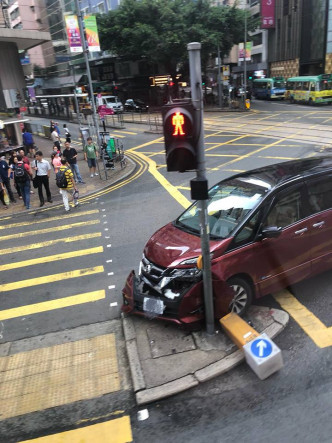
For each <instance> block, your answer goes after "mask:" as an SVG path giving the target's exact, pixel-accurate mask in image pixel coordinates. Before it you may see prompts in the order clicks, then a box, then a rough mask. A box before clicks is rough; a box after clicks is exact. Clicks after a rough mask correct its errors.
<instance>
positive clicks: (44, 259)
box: [0, 246, 104, 272]
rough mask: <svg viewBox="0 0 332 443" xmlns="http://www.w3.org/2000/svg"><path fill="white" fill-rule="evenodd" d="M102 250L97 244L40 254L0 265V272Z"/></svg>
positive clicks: (96, 252)
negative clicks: (58, 252)
mask: <svg viewBox="0 0 332 443" xmlns="http://www.w3.org/2000/svg"><path fill="white" fill-rule="evenodd" d="M103 250H104V248H103V247H102V246H97V247H96V248H89V249H80V250H79V251H71V252H65V253H63V254H55V255H48V256H46V257H45V256H42V257H38V258H34V259H31V260H24V261H19V262H14V263H7V264H6V265H0V272H1V271H8V270H9V269H17V268H24V267H25V266H33V265H39V264H44V263H50V262H53V261H54V262H55V261H58V260H67V259H68V258H74V257H82V256H83V255H90V254H98V253H99V252H103Z"/></svg>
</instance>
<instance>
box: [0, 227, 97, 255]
mask: <svg viewBox="0 0 332 443" xmlns="http://www.w3.org/2000/svg"><path fill="white" fill-rule="evenodd" d="M96 237H101V232H93V233H92V234H83V235H75V236H74V237H66V238H57V239H55V240H48V241H44V242H40V243H31V244H30V245H23V246H16V247H13V248H7V249H0V256H1V255H2V254H12V253H15V252H22V251H27V250H30V249H39V248H44V247H46V246H53V245H56V244H58V243H71V242H74V241H80V240H88V239H89V238H96Z"/></svg>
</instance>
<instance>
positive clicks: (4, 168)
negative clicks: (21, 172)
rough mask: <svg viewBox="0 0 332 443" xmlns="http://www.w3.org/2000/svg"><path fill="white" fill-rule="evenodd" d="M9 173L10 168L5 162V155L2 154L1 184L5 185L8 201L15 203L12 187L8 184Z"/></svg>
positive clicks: (0, 166)
mask: <svg viewBox="0 0 332 443" xmlns="http://www.w3.org/2000/svg"><path fill="white" fill-rule="evenodd" d="M10 173H11V168H10V167H9V165H8V163H7V162H6V157H5V156H2V157H1V158H0V178H1V183H2V184H3V186H5V187H6V189H7V192H8V196H9V199H10V201H11V202H12V203H16V200H15V197H14V194H13V191H12V188H11V186H10Z"/></svg>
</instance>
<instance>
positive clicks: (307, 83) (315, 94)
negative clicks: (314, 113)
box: [286, 74, 332, 105]
mask: <svg viewBox="0 0 332 443" xmlns="http://www.w3.org/2000/svg"><path fill="white" fill-rule="evenodd" d="M286 98H287V99H288V100H289V101H290V102H291V103H296V102H299V103H308V104H309V105H314V104H316V103H329V104H331V103H332V74H321V75H307V76H302V77H291V78H289V79H288V80H287V83H286Z"/></svg>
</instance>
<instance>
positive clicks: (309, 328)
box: [274, 289, 332, 348]
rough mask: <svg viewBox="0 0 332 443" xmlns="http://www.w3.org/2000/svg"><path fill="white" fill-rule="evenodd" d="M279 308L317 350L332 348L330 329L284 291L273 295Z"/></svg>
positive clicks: (331, 328) (331, 332)
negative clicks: (302, 331)
mask: <svg viewBox="0 0 332 443" xmlns="http://www.w3.org/2000/svg"><path fill="white" fill-rule="evenodd" d="M274 298H275V299H276V300H277V302H278V303H279V304H280V306H281V307H282V308H283V309H285V311H287V312H288V313H289V315H290V316H291V317H293V319H294V320H295V321H296V323H298V325H299V326H300V327H301V328H302V329H303V330H304V332H305V333H306V334H307V335H308V336H309V337H310V338H311V340H312V341H313V342H314V343H316V345H317V346H318V347H319V348H327V347H328V346H332V327H329V328H328V327H326V326H325V325H324V323H322V322H321V321H320V320H319V319H318V318H317V317H316V316H315V315H314V314H313V313H312V312H310V311H309V309H307V308H306V307H305V306H303V305H302V304H301V303H300V302H299V301H298V300H297V299H296V298H295V297H294V296H293V295H292V294H291V293H290V292H289V291H287V290H286V289H285V290H283V291H280V292H278V293H277V294H276V295H274Z"/></svg>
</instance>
